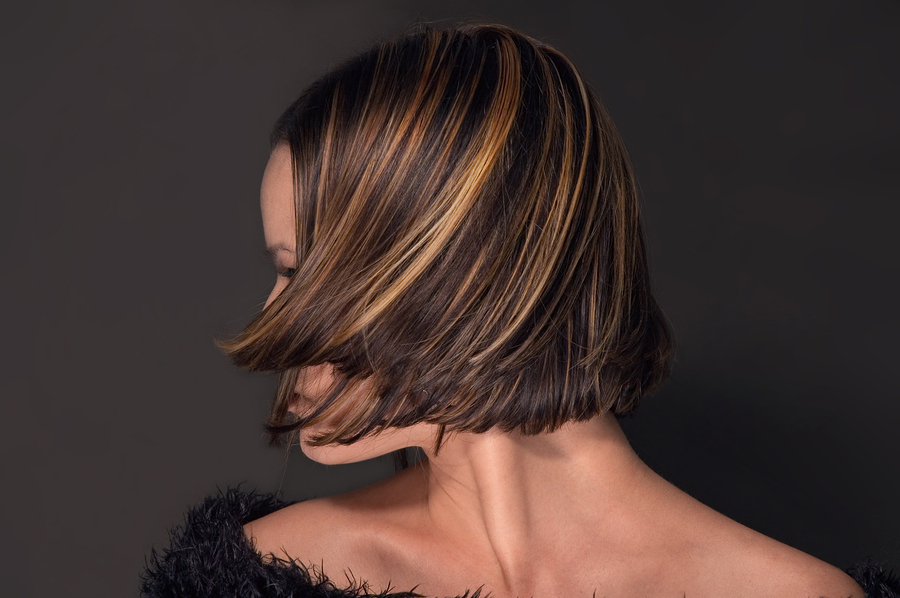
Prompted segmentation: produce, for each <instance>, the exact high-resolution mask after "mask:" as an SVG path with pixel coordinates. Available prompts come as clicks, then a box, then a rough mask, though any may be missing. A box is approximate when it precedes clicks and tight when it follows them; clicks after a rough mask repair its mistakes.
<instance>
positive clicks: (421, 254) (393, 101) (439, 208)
mask: <svg viewBox="0 0 900 598" xmlns="http://www.w3.org/2000/svg"><path fill="white" fill-rule="evenodd" d="M272 141H273V154H272V158H271V161H270V164H269V167H268V168H267V173H266V176H265V178H264V184H263V193H262V204H263V213H264V219H265V221H266V236H267V243H270V250H271V251H272V252H273V257H274V258H275V261H276V266H277V267H278V268H279V270H280V272H281V273H282V274H289V275H290V276H289V277H285V276H282V277H281V278H280V279H279V283H278V284H277V285H276V289H275V290H274V291H273V294H272V296H271V297H270V299H269V302H268V303H267V306H266V308H265V309H264V311H263V312H262V314H260V316H259V317H257V318H256V320H254V321H253V322H252V323H251V324H250V325H249V326H248V327H247V329H246V330H245V331H244V332H243V333H242V334H241V335H240V336H239V337H238V338H236V339H235V340H234V341H230V342H228V343H225V347H226V349H227V351H228V352H229V353H230V355H231V356H232V357H233V358H234V360H235V362H236V363H237V364H239V365H241V366H243V367H246V368H249V369H251V370H263V371H278V372H281V373H282V380H281V384H280V389H279V393H278V396H277V397H276V401H275V403H274V405H273V409H272V412H271V414H270V422H269V425H270V428H271V429H272V431H273V432H274V433H276V435H277V434H278V433H281V432H286V431H289V430H292V429H298V428H301V427H302V428H307V429H309V428H312V429H315V430H316V434H315V436H314V437H312V438H307V439H305V442H308V443H311V444H328V443H340V444H347V443H352V442H355V441H356V440H358V439H359V438H361V437H363V436H366V435H369V434H371V433H373V432H382V431H384V430H385V429H387V428H408V427H409V426H411V425H413V424H416V423H423V422H425V423H429V424H435V425H437V426H439V428H440V429H441V430H444V429H446V430H447V431H470V432H484V431H487V430H489V429H492V428H497V429H500V430H503V431H513V430H518V431H520V432H522V433H525V434H535V433H540V432H545V431H552V430H554V429H556V428H558V427H559V426H560V425H562V424H563V423H565V422H567V421H573V420H575V421H581V420H585V419H589V418H591V417H593V416H595V415H597V414H600V413H603V412H606V411H612V412H614V413H616V414H624V413H627V412H629V411H631V410H632V409H633V408H634V407H635V406H636V405H637V403H638V402H639V400H640V399H641V397H642V396H643V395H645V394H646V393H648V392H650V391H652V390H653V389H655V388H656V387H657V386H658V385H659V384H660V383H661V382H662V380H663V379H664V378H665V376H666V374H667V372H668V364H669V356H670V336H669V331H668V328H667V327H666V325H665V322H664V319H663V317H662V315H661V313H660V310H659V308H658V306H657V304H656V302H655V300H654V298H653V296H652V293H651V289H650V284H649V278H648V272H647V264H646V258H645V250H644V244H643V239H642V233H641V226H640V217H639V210H638V200H637V192H636V187H635V182H634V179H633V174H632V170H631V166H630V163H629V160H628V156H627V154H626V151H625V148H624V145H623V144H622V141H621V139H620V138H619V136H618V134H617V132H616V130H615V128H614V126H613V124H612V122H611V120H610V119H609V117H608V116H607V114H606V113H605V111H604V109H603V107H602V106H601V105H600V102H599V101H598V100H597V98H596V96H595V95H594V94H593V93H592V92H591V90H590V89H589V88H588V87H587V85H586V84H585V83H584V81H583V80H582V79H581V77H580V75H579V74H578V73H577V72H576V71H575V69H574V67H573V66H572V65H571V63H570V62H569V61H568V60H567V59H566V58H565V57H564V56H562V55H561V54H560V53H559V52H557V51H556V50H554V49H552V48H550V47H548V46H546V45H544V44H541V43H539V42H536V41H534V40H532V39H530V38H528V37H525V36H523V35H522V34H519V33H517V32H515V31H513V30H510V29H507V28H504V27H498V26H472V27H464V28H461V29H451V30H445V31H435V30H426V31H423V32H420V33H416V34H413V35H408V36H405V37H402V38H400V39H398V40H394V41H390V42H386V43H382V44H379V45H377V46H376V47H374V48H373V49H371V50H369V51H368V52H366V53H364V54H362V55H360V56H358V57H356V58H354V59H352V60H350V61H348V62H346V63H344V64H342V65H341V66H339V67H338V68H336V69H334V70H333V71H331V72H330V73H328V74H326V75H325V76H324V77H322V78H321V79H319V80H318V81H316V82H315V83H313V85H311V86H310V87H309V88H308V89H307V90H306V91H305V92H303V94H302V95H301V96H300V97H299V99H298V100H297V101H296V102H294V103H293V104H292V105H291V106H290V107H289V108H288V109H287V110H286V111H285V113H284V114H283V115H282V116H281V118H280V119H279V120H278V123H277V124H276V127H275V130H274V133H273V137H272ZM276 171H277V172H276ZM267 183H269V185H268V187H267ZM267 189H268V190H267ZM273 189H277V190H276V191H273ZM276 195H277V196H278V197H279V198H281V200H280V201H276V200H275V199H274V198H275V196H276ZM276 204H277V205H278V206H280V207H278V208H277V209H276V208H275V207H274V206H275V205H276ZM267 212H268V215H267ZM275 229H278V230H277V231H276V230H275ZM270 237H272V238H270ZM317 368H318V369H317ZM322 368H329V369H328V372H329V375H328V380H329V385H328V389H327V391H324V392H316V393H313V394H317V395H318V396H316V397H310V396H309V395H310V394H311V393H310V392H309V389H310V388H313V387H316V388H318V387H320V386H321V384H318V383H310V382H309V381H308V380H306V379H307V378H309V373H310V372H318V373H321V372H323V371H324V370H323V369H322ZM331 368H333V372H334V375H332V374H331V372H332V370H331ZM331 382H333V383H331ZM313 399H314V400H313Z"/></svg>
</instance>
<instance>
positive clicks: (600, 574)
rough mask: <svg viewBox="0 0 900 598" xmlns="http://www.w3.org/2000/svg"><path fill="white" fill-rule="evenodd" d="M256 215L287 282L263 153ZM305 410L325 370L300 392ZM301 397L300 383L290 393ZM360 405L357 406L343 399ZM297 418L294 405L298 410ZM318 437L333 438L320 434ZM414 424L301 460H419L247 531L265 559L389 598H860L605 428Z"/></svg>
mask: <svg viewBox="0 0 900 598" xmlns="http://www.w3.org/2000/svg"><path fill="white" fill-rule="evenodd" d="M261 205H262V213H263V221H264V227H265V235H266V243H267V245H268V246H269V248H270V250H271V253H272V255H273V259H274V261H275V266H276V270H278V271H279V272H280V273H281V274H282V275H279V278H278V280H277V282H276V284H275V287H274V288H273V290H272V295H271V296H270V298H269V300H270V301H271V300H272V298H274V297H275V296H276V295H277V294H278V293H279V292H280V291H281V290H282V289H283V288H284V286H285V285H286V284H287V278H285V277H284V276H283V274H290V269H291V268H295V267H296V263H295V260H296V257H295V252H294V251H293V245H294V240H293V239H294V221H293V218H294V215H293V198H292V183H291V162H290V154H289V151H288V150H287V148H286V147H285V146H279V147H277V148H276V149H275V150H274V152H273V153H272V156H271V159H270V161H269V165H268V167H267V169H266V172H265V175H264V177H263V183H262V191H261ZM301 378H302V379H301V382H300V383H302V384H303V390H304V392H305V394H306V395H307V396H308V397H310V398H311V399H312V400H315V399H316V397H319V396H323V395H324V393H325V392H327V389H328V387H329V386H330V385H331V384H332V383H333V382H334V371H333V370H332V369H331V368H330V367H329V366H319V367H316V368H309V369H308V370H307V371H306V372H304V376H303V377H301ZM298 384H299V383H298ZM347 399H348V400H353V397H348V398H347ZM298 408H299V406H298ZM325 425H327V424H325ZM435 433H436V429H435V427H434V426H432V425H429V424H417V425H415V426H412V427H410V428H407V429H403V430H389V431H385V432H383V433H381V434H379V435H377V436H374V437H371V438H365V439H362V440H361V441H359V442H358V443H355V444H353V445H351V446H327V447H310V446H307V445H306V444H305V443H303V442H302V439H301V446H302V448H303V451H304V453H306V454H307V455H308V456H309V457H310V458H312V459H314V460H316V461H319V462H322V463H348V462H353V461H359V460H361V459H367V458H370V457H374V456H377V455H382V454H386V453H387V452H389V451H392V450H395V449H399V448H404V447H409V446H418V447H421V448H422V449H423V450H424V452H425V454H426V458H425V459H424V460H423V461H422V462H421V463H420V464H418V465H415V466H413V467H411V468H409V469H406V470H404V471H402V472H400V473H399V474H396V475H394V476H392V477H390V478H388V479H386V480H384V481H382V482H379V483H377V484H374V485H372V486H368V487H365V488H362V489H360V490H357V491H354V492H350V493H347V494H343V495H338V496H334V497H327V498H320V499H315V500H310V501H306V502H302V503H299V504H296V505H292V506H290V507H287V508H285V509H282V510H279V511H277V512H275V513H273V514H271V515H268V516H266V517H263V518H261V519H259V520H257V521H254V522H251V523H248V524H247V525H246V526H245V528H244V531H245V534H246V536H247V538H248V539H249V540H250V541H251V542H252V543H253V544H254V545H255V547H256V548H257V550H258V551H260V553H262V554H263V555H269V554H270V553H271V554H274V555H276V556H279V557H282V558H285V557H291V558H294V559H296V560H298V561H300V562H302V563H305V564H307V565H312V566H315V568H317V569H318V570H320V571H321V572H322V573H324V574H325V575H327V576H328V577H329V578H331V579H332V580H335V581H336V582H337V583H340V582H341V581H342V580H344V579H346V577H345V572H346V571H349V572H350V573H351V574H352V576H353V578H354V579H355V580H357V581H359V580H365V581H366V582H367V583H368V584H369V588H370V590H372V591H381V590H383V589H386V588H388V587H391V588H393V589H395V590H409V589H411V588H413V587H416V591H417V592H419V593H422V594H425V595H429V596H455V595H458V594H462V593H463V592H464V591H465V590H467V589H470V590H474V589H476V588H477V587H479V586H483V591H484V592H490V593H491V595H493V596H496V597H498V598H506V597H514V596H537V597H540V598H552V597H556V596H560V597H562V596H567V597H569V596H586V597H587V596H591V595H592V594H594V593H595V592H596V596H608V597H610V598H612V597H627V596H635V597H638V596H639V597H642V598H653V597H657V596H659V597H663V596H665V597H676V596H683V595H686V596H689V597H691V598H703V597H710V598H721V597H723V596H729V597H739V596H753V597H766V596H771V597H773V598H774V597H778V598H785V597H791V596H796V597H798V598H799V597H819V596H822V597H832V598H847V597H850V596H852V597H855V598H863V592H862V590H861V589H860V588H859V586H858V585H857V584H856V583H855V582H854V581H853V580H852V579H850V577H848V576H847V575H846V574H844V573H843V572H841V571H839V570H838V569H836V568H834V567H832V566H830V565H828V564H826V563H824V562H822V561H820V560H818V559H815V558H814V557H812V556H809V555H807V554H804V553H802V552H800V551H798V550H795V549H793V548H790V547H788V546H786V545H784V544H781V543H779V542H777V541H775V540H772V539H771V538H767V537H765V536H763V535H761V534H759V533H757V532H754V531H752V530H750V529H748V528H746V527H744V526H742V525H740V524H738V523H736V522H734V521H732V520H730V519H728V518H727V517H725V516H723V515H721V514H719V513H716V512H715V511H713V510H712V509H710V508H708V507H706V506H704V505H702V504H701V503H699V502H698V501H696V500H694V499H693V498H691V497H690V496H688V495H686V494H685V493H683V492H681V491H680V490H678V489H677V488H675V487H674V486H672V485H671V484H669V483H668V482H666V481H665V480H663V479H662V478H661V477H660V476H658V475H656V474H655V473H654V472H653V471H651V470H650V469H649V468H648V467H647V466H646V465H645V464H644V463H643V462H641V460H640V459H639V458H638V457H637V455H636V454H635V453H634V451H633V450H632V449H631V446H630V445H629V443H628V441H627V440H626V438H625V436H624V434H623V433H622V430H621V428H620V427H619V425H618V423H617V422H616V420H615V418H614V417H612V416H608V415H604V416H599V417H596V418H594V419H592V420H590V421H587V422H582V423H570V424H567V425H565V426H563V427H562V428H561V429H560V430H558V431H555V432H553V433H549V434H541V435H537V436H522V435H520V434H515V433H500V432H495V431H492V432H487V433H485V434H452V435H451V436H450V437H449V439H448V440H447V442H446V443H445V444H444V446H443V447H442V448H441V451H440V453H439V454H437V455H435V454H434V452H433V451H432V448H433V446H434V439H435Z"/></svg>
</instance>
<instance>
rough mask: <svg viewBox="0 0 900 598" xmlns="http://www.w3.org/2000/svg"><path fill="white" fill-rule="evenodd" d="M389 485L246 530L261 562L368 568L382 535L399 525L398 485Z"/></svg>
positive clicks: (287, 511)
mask: <svg viewBox="0 0 900 598" xmlns="http://www.w3.org/2000/svg"><path fill="white" fill-rule="evenodd" d="M397 477H398V476H393V477H392V478H389V479H388V480H385V481H382V482H379V483H377V484H373V485H371V486H367V487H365V488H361V489H359V490H355V491H353V492H348V493H345V494H339V495H336V496H329V497H323V498H316V499H311V500H306V501H303V502H299V503H295V504H293V505H290V506H288V507H285V508H283V509H280V510H278V511H275V512H273V513H270V514H269V515H266V516H265V517H261V518H259V519H257V520H255V521H251V522H249V523H247V524H245V525H244V535H245V536H246V537H247V539H248V541H249V542H250V543H251V544H252V545H253V546H254V548H256V551H257V552H259V553H260V554H262V555H263V556H264V557H268V558H271V556H272V555H274V556H275V557H278V558H281V559H293V560H295V561H298V562H300V563H303V564H305V565H307V566H315V567H317V568H319V569H320V570H323V571H325V572H326V573H327V572H328V571H331V572H332V573H335V572H338V571H344V570H346V569H350V570H368V569H371V568H372V567H371V565H372V564H371V562H370V561H371V560H372V559H373V558H374V557H376V556H377V555H378V546H379V544H382V543H384V540H385V538H386V534H385V530H386V529H390V528H392V527H397V526H396V525H392V524H394V523H395V522H399V521H403V519H404V516H403V509H404V505H405V504H407V503H408V502H409V500H408V499H409V498H410V497H409V496H408V495H406V496H405V498H406V499H407V500H403V499H401V498H400V496H404V495H403V493H402V490H401V489H399V488H400V486H401V484H398V482H401V481H402V480H395V479H394V478H397Z"/></svg>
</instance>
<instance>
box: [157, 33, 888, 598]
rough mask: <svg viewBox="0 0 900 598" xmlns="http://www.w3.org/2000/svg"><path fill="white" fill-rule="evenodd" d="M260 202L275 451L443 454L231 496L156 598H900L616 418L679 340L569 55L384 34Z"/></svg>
mask: <svg viewBox="0 0 900 598" xmlns="http://www.w3.org/2000/svg"><path fill="white" fill-rule="evenodd" d="M261 207H262V214H263V222H264V228H265V237H266V244H267V247H268V251H269V253H270V254H271V255H272V258H273V261H274V263H275V267H276V270H277V272H278V278H277V282H276V284H275V287H274V288H273V290H272V293H271V295H270V296H269V299H268V301H267V302H266V307H265V309H264V310H263V312H262V313H261V314H260V316H259V317H258V318H257V319H256V320H255V321H254V322H252V323H251V324H250V325H249V326H248V328H247V329H246V330H245V331H244V332H243V333H242V334H241V335H240V336H239V337H238V338H237V339H235V340H233V341H229V342H227V343H224V348H225V349H226V351H227V352H228V353H229V354H230V355H231V356H232V357H233V359H234V360H235V362H236V363H237V364H238V365H240V366H242V367H245V368H248V369H250V370H254V371H277V372H280V373H281V382H280V386H279V390H278V394H277V397H276V399H275V402H274V404H273V407H272V411H271V413H270V421H269V430H270V431H271V433H272V434H273V438H274V439H275V440H279V439H283V438H285V437H289V438H290V439H291V440H292V441H296V442H298V443H299V444H300V446H301V447H302V449H303V451H304V452H305V453H306V454H307V455H308V456H309V457H311V458H312V459H314V460H316V461H319V462H322V463H348V462H353V461H358V460H361V459H366V458H370V457H374V456H377V455H382V454H386V453H388V452H391V451H404V450H405V449H406V448H408V447H420V448H421V449H422V450H423V452H424V454H425V458H424V459H423V460H422V461H421V462H420V463H418V464H416V465H414V466H412V467H408V468H406V469H403V470H402V471H400V472H399V473H398V474H397V475H395V476H393V477H391V478H389V479H387V480H384V481H382V482H380V483H378V484H375V485H372V486H369V487H366V488H363V489H361V490H357V491H355V492H351V493H348V494H344V495H339V496H335V497H328V498H322V499H316V500H310V501H306V502H302V503H297V504H293V505H289V506H285V505H282V504H280V503H278V502H277V501H275V500H274V499H273V498H272V497H262V496H256V495H248V494H243V493H241V492H238V491H230V492H228V493H227V494H225V495H223V496H220V497H216V498H212V499H209V500H208V501H207V502H206V503H205V504H204V506H203V507H201V508H199V509H196V510H194V511H192V512H191V513H190V514H189V516H188V520H187V525H186V528H185V529H184V530H182V532H180V534H179V535H176V536H175V537H174V538H173V547H172V548H171V550H169V551H167V552H166V553H165V554H164V555H163V556H158V555H154V556H153V558H152V563H151V567H150V569H149V571H148V573H147V576H146V579H145V584H144V592H145V594H146V595H149V596H169V595H191V596H196V595H210V596H212V595H229V596H233V595H238V596H244V595H246V596H263V595H265V596H269V595H272V596H282V595H284V596H287V595H293V596H303V595H313V594H315V595H321V594H323V593H324V594H326V595H335V596H349V595H357V594H359V593H370V592H371V593H382V592H385V593H386V592H389V591H399V592H401V593H403V594H406V593H412V592H415V593H417V594H421V595H426V596H454V595H461V594H464V593H465V592H468V591H478V592H480V593H482V594H490V595H493V596H497V597H506V596H509V597H513V596H538V597H542V596H562V595H566V596H568V595H585V596H588V595H600V596H642V597H652V596H681V595H687V596H691V597H701V596H716V597H721V596H743V595H747V596H773V597H774V596H779V597H782V596H834V597H838V596H840V597H847V596H854V597H862V596H864V595H871V596H880V595H884V596H892V595H896V594H895V593H891V592H900V586H898V585H897V584H896V582H895V581H894V580H892V579H891V578H890V577H889V576H887V575H886V574H884V573H883V572H882V571H881V570H880V569H878V568H876V567H872V566H869V567H860V568H858V569H856V570H855V572H854V577H855V578H856V580H854V579H853V578H851V577H850V576H848V575H847V574H845V573H843V572H841V571H839V570H837V569H835V568H834V567H831V566H830V565H827V564H825V563H823V562H821V561H819V560H817V559H815V558H813V557H811V556H809V555H806V554H803V553H801V552H799V551H797V550H794V549H792V548H790V547H787V546H785V545H783V544H780V543H778V542H776V541H774V540H772V539H769V538H766V537H764V536H762V535H760V534H758V533H756V532H753V531H751V530H749V529H747V528H745V527H743V526H741V525H739V524H737V523H735V522H734V521H731V520H729V519H727V518H726V517H724V516H722V515H720V514H718V513H716V512H714V511H712V510H711V509H709V508H707V507H705V506H703V505H702V504H700V503H698V502H697V501H695V500H693V499H692V498H690V497H689V496H687V495H686V494H684V493H682V492H680V491H679V490H677V489H676V488H675V487H673V486H672V485H670V484H668V483H667V482H666V481H665V480H663V479H662V478H660V477H659V476H658V475H656V474H655V473H653V472H652V471H651V470H650V469H649V468H647V467H646V466H645V465H644V464H643V463H642V462H641V461H640V459H638V457H637V456H636V455H635V453H634V452H633V451H632V449H631V447H630V446H629V444H628V442H627V440H626V439H625V437H624V435H623V434H622V431H621V429H620V428H619V426H618V424H617V422H616V416H618V415H623V414H625V413H628V412H630V411H632V410H633V409H634V408H635V407H636V406H637V405H638V403H639V402H640V400H641V398H642V397H643V396H644V395H646V394H648V393H650V392H652V391H653V390H654V389H655V388H657V387H658V386H659V385H660V384H661V383H662V381H663V380H664V379H665V377H666V375H667V373H668V370H669V363H670V355H671V341H670V333H669V330H668V328H667V326H666V324H665V321H664V318H663V316H662V314H661V312H660V310H659V308H658V306H657V304H656V301H655V300H654V298H653V296H652V293H651V290H650V284H649V278H648V272H647V265H646V259H645V252H644V246H643V240H642V233H641V226H640V217H639V211H638V203H637V193H636V185H635V181H634V178H633V175H632V169H631V166H630V164H629V161H628V157H627V154H626V151H625V148H624V145H623V143H622V141H621V139H620V138H619V136H618V134H617V133H616V130H615V128H614V126H613V124H612V122H611V121H610V119H609V117H608V116H607V115H606V113H605V111H604V110H603V108H602V106H601V105H600V103H599V101H598V100H597V98H596V96H595V95H594V94H593V93H592V92H591V91H590V90H589V88H588V87H587V85H586V84H585V82H584V81H583V80H582V79H581V77H580V76H579V74H578V73H577V71H576V70H575V69H574V67H573V66H572V65H571V64H570V63H569V61H568V60H567V59H566V58H565V57H564V56H562V55H561V54H560V53H559V52H557V51H556V50H554V49H552V48H550V47H548V46H546V45H544V44H541V43H539V42H536V41H534V40H532V39H529V38H527V37H525V36H523V35H522V34H519V33H517V32H515V31H513V30H510V29H508V28H505V27H499V26H473V27H466V28H462V29H455V30H447V31H424V32H421V33H418V34H414V35H410V36H407V37H404V38H401V39H399V40H396V41H393V42H389V43H383V44H380V45H378V46H376V47H375V48H373V49H372V50H370V51H368V52H366V53H364V54H362V55H361V56H359V57H357V58H355V59H353V60H351V61H349V62H347V63H345V64H344V65H342V66H340V67H339V68H337V69H335V70H334V71H332V72H331V73H329V74H327V75H326V76H324V77H323V78H321V79H320V80H318V81H317V82H315V83H314V84H313V85H312V86H311V87H310V88H309V89H307V90H306V91H305V92H304V93H303V94H302V95H301V96H300V98H299V99H298V100H297V101H296V102H295V103H294V104H293V105H292V106H290V107H289V108H288V109H287V111H286V112H285V113H284V114H283V115H282V117H281V118H280V119H279V121H278V123H277V125H276V127H275V131H274V134H273V150H272V154H271V157H270V160H269V164H268V166H267V168H266V172H265V174H264V177H263V183H262V190H261ZM345 580H346V581H345ZM858 584H863V585H864V586H865V590H864V589H863V588H862V587H860V585H858ZM348 586H349V587H348ZM342 587H346V588H347V589H340V588H342ZM878 592H882V593H878Z"/></svg>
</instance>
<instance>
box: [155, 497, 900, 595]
mask: <svg viewBox="0 0 900 598" xmlns="http://www.w3.org/2000/svg"><path fill="white" fill-rule="evenodd" d="M285 506H287V503H285V502H283V501H280V500H278V499H276V498H275V497H274V496H272V495H270V494H257V493H252V492H244V491H242V490H240V489H235V488H232V489H229V490H227V491H225V492H222V493H220V494H218V495H215V496H210V497H208V498H207V499H206V500H205V501H204V502H203V503H202V504H201V505H199V506H197V507H194V508H192V509H190V510H189V511H188V512H187V514H186V515H185V522H184V525H182V526H180V527H177V528H175V529H174V530H173V531H172V532H171V539H170V545H169V547H168V548H166V549H163V550H162V551H156V550H153V551H152V552H151V554H150V559H149V563H148V566H147V569H146V571H145V572H144V574H143V576H142V583H141V595H142V596H143V597H145V598H219V597H221V598H226V597H227V598H351V597H352V598H359V597H361V596H379V597H381V598H387V597H391V598H401V597H402V598H406V597H409V596H418V595H419V594H416V593H415V588H395V589H394V590H385V591H383V592H381V593H372V592H370V591H369V589H368V588H367V587H366V585H365V583H364V582H358V583H350V582H345V583H344V584H343V585H340V584H339V583H337V582H336V581H332V580H329V579H327V578H325V577H324V576H323V575H321V574H320V573H318V572H315V571H310V570H309V569H308V568H307V567H306V566H304V565H303V564H302V563H299V562H296V561H284V560H277V561H271V560H264V559H263V557H262V556H261V555H260V554H259V553H258V552H256V549H255V548H254V547H253V546H252V545H251V544H250V542H249V541H247V538H246V537H245V536H244V531H243V526H244V524H245V523H248V522H250V521H254V520H256V519H259V518H260V517H263V516H265V515H268V514H269V513H272V512H274V511H276V510H278V509H280V508H282V507H285ZM847 573H848V574H849V575H850V576H851V577H852V578H853V579H855V580H856V582H857V583H858V584H859V585H860V586H862V588H863V589H864V590H865V592H866V598H900V579H898V578H897V576H895V575H894V574H893V573H892V572H889V571H888V570H886V569H885V568H884V567H883V566H882V565H879V564H877V563H875V562H873V561H866V562H864V563H860V564H858V565H855V566H853V567H851V568H850V569H848V570H847ZM479 595H481V594H480V591H479V589H477V588H476V589H475V591H474V592H470V591H469V590H466V591H465V592H464V593H463V594H460V596H458V597H457V598H477V597H478V596H479ZM723 598H725V597H723Z"/></svg>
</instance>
